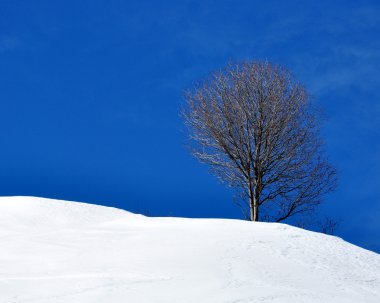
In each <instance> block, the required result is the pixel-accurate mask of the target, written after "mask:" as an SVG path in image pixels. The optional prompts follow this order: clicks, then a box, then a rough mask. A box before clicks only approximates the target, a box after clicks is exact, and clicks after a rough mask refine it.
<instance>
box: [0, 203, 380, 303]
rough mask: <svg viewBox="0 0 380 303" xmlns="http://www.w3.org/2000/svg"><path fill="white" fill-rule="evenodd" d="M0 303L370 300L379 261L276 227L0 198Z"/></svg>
mask: <svg viewBox="0 0 380 303" xmlns="http://www.w3.org/2000/svg"><path fill="white" fill-rule="evenodd" d="M0 227H1V228H0V237H1V240H2V241H1V243H2V244H1V246H0V302H12V303H23V302H36V303H63V302H71V303H79V302H80V303H90V302H91V303H92V302H96V303H103V302H104V303H106V302H107V303H119V302H120V303H121V302H139V303H144V302H149V303H151V302H157V303H160V302H165V303H171V302H173V303H174V302H184V303H187V302H188V303H194V302H199V303H203V302H204V303H206V302H207V303H213V302H215V303H216V302H218V303H220V302H225V303H244V302H278V303H282V302H284V303H285V302H296V303H297V302H334V303H335V302H342V303H343V302H344V303H349V302H355V303H357V302H363V303H364V302H366V303H371V302H374V303H375V302H379V298H380V257H379V255H378V254H376V253H374V252H371V251H368V250H365V249H362V248H360V247H357V246H354V245H352V244H350V243H347V242H345V241H343V240H342V239H340V238H337V237H332V236H326V235H323V234H320V233H315V232H310V231H306V230H302V229H299V228H295V227H291V226H288V225H285V224H275V223H252V222H246V221H240V220H226V219H185V218H148V217H144V216H141V215H136V214H133V213H130V212H127V211H124V210H120V209H116V208H111V207H104V206H99V205H92V204H86V203H78V202H68V201H60V200H51V199H44V198H34V197H3V198H0Z"/></svg>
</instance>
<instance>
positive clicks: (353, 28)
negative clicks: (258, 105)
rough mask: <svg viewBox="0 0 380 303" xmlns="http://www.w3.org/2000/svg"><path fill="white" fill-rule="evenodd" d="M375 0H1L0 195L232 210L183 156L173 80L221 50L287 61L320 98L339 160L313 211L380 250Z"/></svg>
mask: <svg viewBox="0 0 380 303" xmlns="http://www.w3.org/2000/svg"><path fill="white" fill-rule="evenodd" d="M379 49H380V4H379V2H377V1H278V2H277V1H272V2H271V1H197V2H192V1H151V2H150V1H144V0H140V1H134V2H129V1H121V0H119V1H114V0H108V1H94V0H93V1H77V0H75V1H69V0H65V1H17V0H9V1H8V0H2V1H1V3H0V115H1V119H0V135H1V148H0V195H33V196H44V197H50V198H60V199H68V200H78V201H87V202H93V203H99V204H106V205H112V206H116V207H121V208H124V209H127V210H130V211H133V212H142V213H149V214H151V215H174V216H191V217H229V218H239V217H241V214H240V210H239V209H238V208H237V207H236V206H235V205H234V204H233V203H232V200H233V196H234V194H233V192H231V191H229V190H227V189H225V188H224V187H223V185H220V184H219V183H218V182H217V181H216V179H215V178H214V177H213V176H211V175H209V174H208V171H207V167H204V166H202V165H201V164H198V163H197V162H196V160H194V159H193V158H191V156H190V155H189V154H188V152H187V150H186V148H185V147H184V145H185V143H186V137H185V133H184V127H183V125H182V121H181V119H180V117H179V115H178V109H179V107H180V105H181V103H182V97H181V94H182V91H183V90H184V89H186V88H188V87H190V86H191V85H192V84H193V83H194V82H195V81H197V80H199V79H202V78H203V77H204V76H205V75H207V74H208V73H209V72H210V71H212V70H214V69H216V68H218V67H221V66H223V65H225V64H226V62H227V61H228V60H243V59H267V60H269V61H273V62H276V63H280V64H283V65H285V66H287V67H288V68H289V69H291V70H292V71H293V72H294V74H295V75H296V77H297V78H299V79H300V80H301V81H303V82H304V83H305V84H306V86H307V88H308V90H309V91H310V93H311V94H312V95H313V97H314V98H315V99H316V100H317V102H319V103H320V104H322V105H323V106H324V107H325V108H326V112H327V114H328V116H329V120H328V121H327V123H326V124H325V127H324V130H323V135H324V137H325V138H326V150H327V153H328V154H329V155H330V158H331V160H332V162H334V163H335V164H336V166H337V167H338V169H339V170H340V184H339V188H338V190H337V191H336V192H335V193H334V194H332V195H330V196H329V197H328V198H327V201H326V204H325V206H324V207H323V209H322V211H323V212H326V213H330V214H332V215H333V216H334V217H338V218H341V219H342V220H343V222H342V224H341V226H340V229H339V230H338V235H339V236H341V237H343V238H344V239H346V240H348V241H350V242H353V243H356V244H359V245H361V246H364V247H366V248H370V249H372V250H376V251H378V252H380V219H379V218H380V173H379V171H380V89H379V88H380V76H379V70H380V51H379Z"/></svg>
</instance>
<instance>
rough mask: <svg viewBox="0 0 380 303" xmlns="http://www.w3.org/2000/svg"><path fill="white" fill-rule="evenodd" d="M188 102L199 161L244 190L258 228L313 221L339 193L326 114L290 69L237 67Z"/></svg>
mask: <svg viewBox="0 0 380 303" xmlns="http://www.w3.org/2000/svg"><path fill="white" fill-rule="evenodd" d="M185 99H186V101H187V102H186V106H185V108H184V109H183V117H184V119H185V122H186V124H187V125H188V126H189V131H190V138H191V139H192V140H191V142H192V152H193V154H194V156H195V157H197V158H198V159H199V160H200V161H201V162H203V163H207V164H209V165H210V167H211V170H212V171H213V172H214V173H215V174H216V176H217V177H218V178H219V179H220V180H221V181H223V182H226V183H227V184H228V185H229V186H231V187H234V188H237V189H239V190H240V193H241V194H243V195H244V197H246V201H248V205H249V209H250V212H249V213H250V220H252V221H258V220H259V218H260V220H263V221H276V222H280V221H283V220H285V219H288V218H290V217H292V216H294V215H297V214H301V213H303V214H305V213H306V212H309V211H312V210H314V209H315V207H316V206H317V205H318V204H320V202H321V198H322V196H323V195H324V194H325V193H328V192H329V191H331V190H332V189H334V187H335V185H336V170H335V168H333V167H332V166H331V165H330V164H329V162H328V161H327V159H326V158H325V157H324V156H323V152H322V141H321V139H320V137H319V125H320V117H319V112H318V111H317V110H316V108H315V107H314V106H313V105H312V103H311V102H310V98H309V97H308V94H307V92H306V90H305V88H304V87H303V85H301V84H300V83H299V82H297V81H295V80H294V79H293V77H292V75H291V74H290V72H289V71H287V70H286V69H284V68H283V67H280V66H278V65H272V64H269V63H267V62H244V63H241V64H230V65H229V66H228V67H227V68H225V69H224V70H221V71H218V72H215V73H214V74H213V75H212V76H211V77H210V78H209V79H207V80H205V81H204V82H202V83H200V84H198V85H197V86H196V87H195V88H194V89H192V90H190V91H188V92H187V93H186V94H185ZM259 210H260V217H259Z"/></svg>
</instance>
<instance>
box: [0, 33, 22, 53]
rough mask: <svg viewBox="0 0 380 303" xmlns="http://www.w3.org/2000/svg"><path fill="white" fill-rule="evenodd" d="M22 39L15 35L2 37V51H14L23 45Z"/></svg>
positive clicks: (0, 38)
mask: <svg viewBox="0 0 380 303" xmlns="http://www.w3.org/2000/svg"><path fill="white" fill-rule="evenodd" d="M21 44H22V43H21V40H20V39H19V38H18V37H14V36H2V37H0V53H4V52H7V51H12V50H15V49H18V48H20V47H21Z"/></svg>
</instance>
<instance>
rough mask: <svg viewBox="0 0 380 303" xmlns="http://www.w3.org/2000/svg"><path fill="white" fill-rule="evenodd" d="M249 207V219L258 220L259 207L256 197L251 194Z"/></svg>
mask: <svg viewBox="0 0 380 303" xmlns="http://www.w3.org/2000/svg"><path fill="white" fill-rule="evenodd" d="M249 208H250V219H251V221H259V207H258V204H257V200H256V198H255V197H254V195H252V194H250V197H249Z"/></svg>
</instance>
